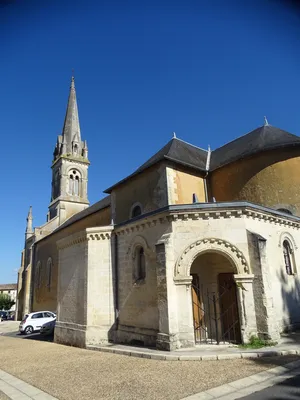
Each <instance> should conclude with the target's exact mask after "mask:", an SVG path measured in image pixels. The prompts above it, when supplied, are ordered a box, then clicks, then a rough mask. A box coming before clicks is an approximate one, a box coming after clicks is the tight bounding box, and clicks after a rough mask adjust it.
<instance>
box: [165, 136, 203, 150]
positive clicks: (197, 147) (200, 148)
mask: <svg viewBox="0 0 300 400" xmlns="http://www.w3.org/2000/svg"><path fill="white" fill-rule="evenodd" d="M171 140H180V141H181V142H183V143H185V144H188V145H190V146H192V147H195V148H196V149H199V150H203V151H206V153H208V150H205V149H202V147H199V146H196V145H194V144H192V143H189V142H186V141H185V140H182V139H179V138H178V137H176V138H172V139H171Z"/></svg>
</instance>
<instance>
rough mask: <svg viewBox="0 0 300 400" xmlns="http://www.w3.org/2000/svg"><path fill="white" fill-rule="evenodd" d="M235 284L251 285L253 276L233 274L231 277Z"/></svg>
mask: <svg viewBox="0 0 300 400" xmlns="http://www.w3.org/2000/svg"><path fill="white" fill-rule="evenodd" d="M233 278H234V280H235V282H240V283H252V282H253V279H254V274H235V275H233Z"/></svg>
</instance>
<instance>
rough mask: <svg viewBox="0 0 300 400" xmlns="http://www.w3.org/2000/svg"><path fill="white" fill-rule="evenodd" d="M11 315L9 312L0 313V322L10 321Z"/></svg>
mask: <svg viewBox="0 0 300 400" xmlns="http://www.w3.org/2000/svg"><path fill="white" fill-rule="evenodd" d="M8 317H9V315H8V312H7V311H0V320H1V321H6V320H7V319H8Z"/></svg>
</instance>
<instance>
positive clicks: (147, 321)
mask: <svg viewBox="0 0 300 400" xmlns="http://www.w3.org/2000/svg"><path fill="white" fill-rule="evenodd" d="M137 226H138V228H137ZM170 230H171V225H170V224H169V223H168V222H167V221H165V222H164V223H162V224H161V223H150V222H147V221H144V220H143V221H139V222H136V223H131V224H128V225H126V226H125V227H124V228H118V229H117V230H116V234H117V260H118V295H119V298H118V303H119V318H118V331H117V335H116V340H117V341H118V342H122V343H131V342H132V341H138V342H142V343H143V344H145V345H155V344H156V339H157V332H158V330H159V312H158V304H157V301H158V297H157V296H158V294H157V285H158V283H157V279H158V278H157V269H158V267H159V264H158V263H157V260H156V244H157V242H158V241H159V240H160V239H161V237H162V236H163V235H164V234H165V233H166V232H170ZM139 246H141V247H143V249H144V252H145V261H146V278H145V280H143V281H142V282H136V281H135V280H134V274H133V270H134V263H135V261H136V260H135V259H134V256H135V251H136V249H137V248H138V247H139ZM165 294H166V288H165Z"/></svg>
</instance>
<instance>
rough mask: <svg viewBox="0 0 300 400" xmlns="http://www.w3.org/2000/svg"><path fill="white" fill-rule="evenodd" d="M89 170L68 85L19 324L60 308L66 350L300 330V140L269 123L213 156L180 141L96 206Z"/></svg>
mask: <svg viewBox="0 0 300 400" xmlns="http://www.w3.org/2000/svg"><path fill="white" fill-rule="evenodd" d="M137 150H138V149H137ZM89 164H90V163H89V157H88V146H87V141H86V140H83V139H82V137H81V132H80V125H79V117H78V109H77V101H76V92H75V84H74V79H73V78H72V81H71V87H70V93H69V100H68V105H67V111H66V117H65V121H64V126H63V130H62V135H59V136H58V138H57V142H56V145H55V149H54V153H53V162H52V189H51V190H52V191H51V201H50V204H49V211H48V214H47V222H46V223H45V224H44V225H42V226H39V227H33V221H32V210H31V208H30V210H29V214H28V217H27V226H26V233H25V246H24V250H23V252H22V258H21V267H20V269H19V273H18V301H17V315H18V318H19V319H20V318H22V317H23V315H24V314H26V313H28V312H31V311H39V310H49V311H54V312H56V313H57V322H56V328H55V341H56V342H58V343H64V344H69V345H74V346H80V347H86V346H89V345H97V344H102V345H103V344H107V343H109V342H113V343H128V344H140V345H144V346H152V347H156V348H158V349H163V350H173V349H178V348H182V347H192V346H195V345H197V344H199V345H200V344H201V343H212V344H218V343H241V342H247V341H248V340H249V338H250V336H251V335H257V336H260V337H262V338H270V339H273V340H276V339H278V338H279V336H280V333H281V332H283V331H285V330H290V329H294V328H297V326H299V323H300V307H299V297H300V282H299V274H298V269H299V271H300V248H299V247H300V230H299V229H300V189H299V188H300V175H299V174H298V172H297V171H300V138H299V137H298V136H295V135H293V134H291V133H288V132H286V131H284V130H281V129H279V128H276V127H273V126H271V125H269V124H268V122H267V120H266V119H265V122H264V125H263V126H261V127H259V128H257V129H255V130H253V131H251V132H249V133H247V134H246V135H244V136H241V137H239V138H237V139H236V140H234V141H232V142H230V143H227V144H225V145H224V146H222V147H220V148H218V149H215V150H213V151H211V150H210V149H208V150H204V149H201V148H199V147H197V146H194V145H191V144H189V143H187V142H185V141H183V140H181V139H178V138H176V136H175V135H174V137H173V138H172V139H171V140H170V141H169V142H168V143H167V144H166V145H165V146H164V147H163V148H162V149H160V150H159V151H158V152H157V153H156V154H154V155H153V157H151V158H150V159H149V160H148V161H146V162H145V163H144V164H143V165H141V166H140V167H139V168H138V169H137V170H136V171H134V172H133V173H132V174H131V175H129V176H127V177H125V178H124V179H123V180H121V181H120V182H117V183H115V184H114V185H112V186H111V187H110V188H108V189H106V190H105V191H104V192H105V193H106V194H107V196H106V197H104V198H103V199H102V200H100V201H99V202H97V203H95V204H93V205H91V206H90V205H89V201H88V168H89Z"/></svg>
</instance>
